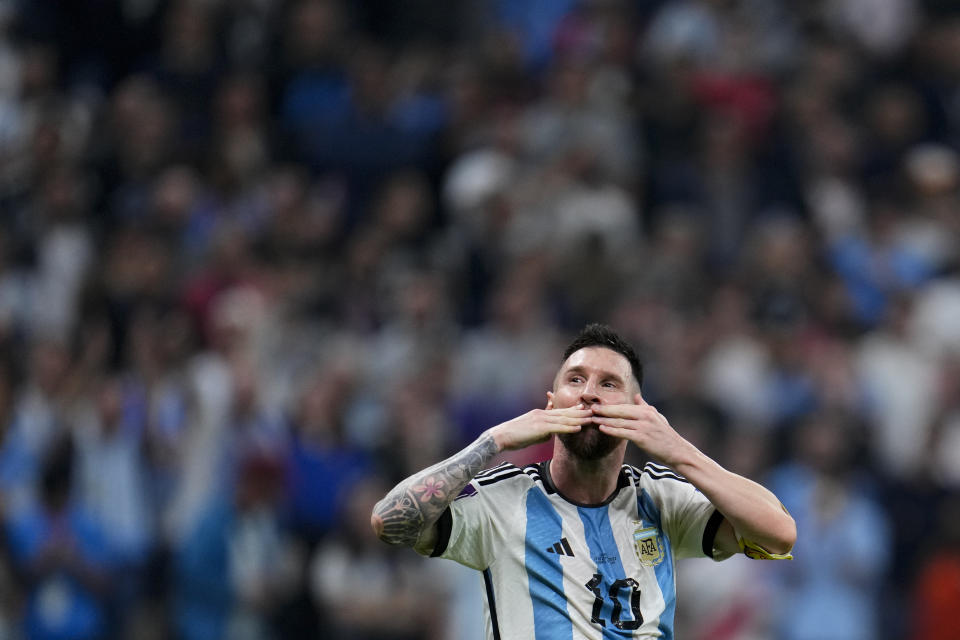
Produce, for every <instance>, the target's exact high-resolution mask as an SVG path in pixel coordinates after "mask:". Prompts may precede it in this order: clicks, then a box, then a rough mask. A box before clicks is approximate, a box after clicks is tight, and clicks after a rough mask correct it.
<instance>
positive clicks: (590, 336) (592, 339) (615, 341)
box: [563, 322, 643, 386]
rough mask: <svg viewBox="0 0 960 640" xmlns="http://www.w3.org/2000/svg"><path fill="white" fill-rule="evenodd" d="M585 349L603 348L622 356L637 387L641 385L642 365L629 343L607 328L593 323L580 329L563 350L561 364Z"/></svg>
mask: <svg viewBox="0 0 960 640" xmlns="http://www.w3.org/2000/svg"><path fill="white" fill-rule="evenodd" d="M587 347H604V348H605V349H610V350H612V351H616V352H617V353H619V354H620V355H622V356H623V357H624V358H626V359H627V362H629V363H630V370H631V371H632V372H633V377H634V378H636V379H637V385H638V386H642V385H643V365H642V364H640V358H639V356H637V352H636V351H634V349H633V347H631V346H630V343H628V342H627V341H626V340H624V339H623V338H622V337H620V334H618V333H617V332H616V331H614V330H613V329H611V328H610V327H609V326H607V325H605V324H601V323H599V322H593V323H591V324H588V325H587V326H585V327H584V328H583V329H581V330H580V333H578V334H577V337H576V338H574V339H573V342H571V343H570V344H569V345H568V346H567V348H566V349H564V351H563V362H566V361H567V358H569V357H570V356H571V355H573V354H574V353H576V352H577V351H579V350H580V349H585V348H587Z"/></svg>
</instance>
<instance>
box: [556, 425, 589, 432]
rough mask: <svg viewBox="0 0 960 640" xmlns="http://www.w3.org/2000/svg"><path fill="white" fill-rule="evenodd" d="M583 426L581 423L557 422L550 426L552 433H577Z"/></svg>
mask: <svg viewBox="0 0 960 640" xmlns="http://www.w3.org/2000/svg"><path fill="white" fill-rule="evenodd" d="M582 427H583V425H581V424H562V423H555V424H552V425H551V426H550V433H577V432H578V431H580V429H581V428H582Z"/></svg>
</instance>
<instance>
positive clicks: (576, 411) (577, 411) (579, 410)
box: [550, 404, 593, 416]
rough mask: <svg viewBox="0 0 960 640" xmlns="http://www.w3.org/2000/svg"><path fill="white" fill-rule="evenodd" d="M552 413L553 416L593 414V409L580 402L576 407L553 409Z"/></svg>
mask: <svg viewBox="0 0 960 640" xmlns="http://www.w3.org/2000/svg"><path fill="white" fill-rule="evenodd" d="M550 415H553V416H592V415H593V411H591V410H590V409H589V408H587V407H584V406H583V405H582V404H578V405H577V406H576V407H567V408H566V409H551V410H550Z"/></svg>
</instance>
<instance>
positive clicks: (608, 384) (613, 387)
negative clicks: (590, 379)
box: [603, 382, 617, 389]
mask: <svg viewBox="0 0 960 640" xmlns="http://www.w3.org/2000/svg"><path fill="white" fill-rule="evenodd" d="M603 386H605V387H606V388H607V389H616V388H617V385H615V384H614V383H612V382H604V383H603Z"/></svg>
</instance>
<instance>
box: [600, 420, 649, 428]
mask: <svg viewBox="0 0 960 640" xmlns="http://www.w3.org/2000/svg"><path fill="white" fill-rule="evenodd" d="M597 426H601V427H612V428H614V429H625V430H627V431H636V430H637V429H639V428H640V423H638V422H637V421H636V420H624V419H621V418H604V419H603V420H597Z"/></svg>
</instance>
